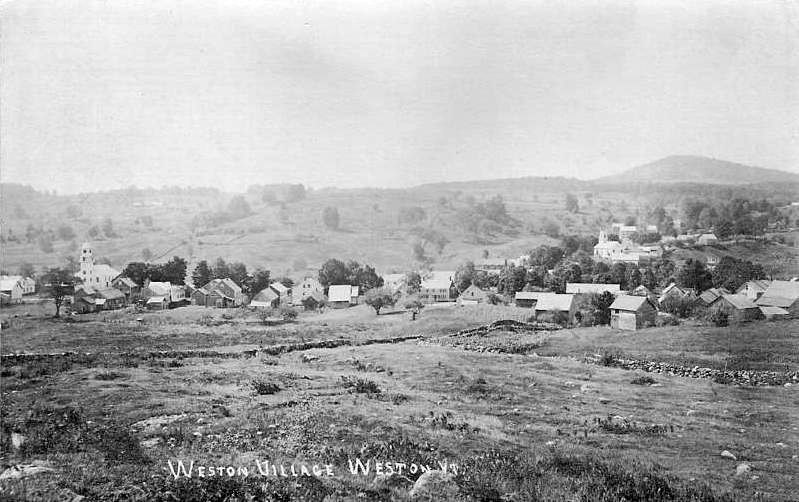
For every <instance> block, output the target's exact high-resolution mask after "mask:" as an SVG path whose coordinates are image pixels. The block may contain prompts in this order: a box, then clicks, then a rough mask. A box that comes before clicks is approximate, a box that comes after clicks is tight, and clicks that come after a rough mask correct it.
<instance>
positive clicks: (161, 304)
mask: <svg viewBox="0 0 799 502" xmlns="http://www.w3.org/2000/svg"><path fill="white" fill-rule="evenodd" d="M146 306H147V310H166V309H168V308H169V298H167V297H166V296H151V297H150V298H148V299H147V303H146Z"/></svg>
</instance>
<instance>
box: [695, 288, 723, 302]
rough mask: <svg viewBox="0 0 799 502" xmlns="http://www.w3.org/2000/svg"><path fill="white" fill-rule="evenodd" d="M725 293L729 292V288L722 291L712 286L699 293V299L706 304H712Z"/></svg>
mask: <svg viewBox="0 0 799 502" xmlns="http://www.w3.org/2000/svg"><path fill="white" fill-rule="evenodd" d="M725 293H729V291H727V290H723V291H722V290H720V289H718V288H710V289H708V290H706V291H703V292H702V294H701V295H699V299H700V300H702V301H703V302H704V303H705V304H707V305H710V304H711V303H713V302H714V301H716V300H717V299H718V298H719V297H720V296H721V295H723V294H725Z"/></svg>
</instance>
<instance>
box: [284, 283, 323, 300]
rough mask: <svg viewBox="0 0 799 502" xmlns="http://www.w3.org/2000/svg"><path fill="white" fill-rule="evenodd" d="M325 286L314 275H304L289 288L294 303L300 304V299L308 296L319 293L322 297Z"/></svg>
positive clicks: (315, 295)
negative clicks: (304, 276) (297, 282)
mask: <svg viewBox="0 0 799 502" xmlns="http://www.w3.org/2000/svg"><path fill="white" fill-rule="evenodd" d="M324 291H325V288H324V287H322V283H320V282H319V280H318V279H316V278H315V277H306V278H304V279H303V280H302V282H300V283H299V284H297V285H295V286H294V287H293V288H292V290H291V299H292V301H293V302H294V305H302V301H303V300H305V299H306V298H308V297H309V296H314V297H317V296H319V295H317V294H316V293H319V294H321V295H322V297H323V298H324Z"/></svg>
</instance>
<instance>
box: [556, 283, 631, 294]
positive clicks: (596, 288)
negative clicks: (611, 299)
mask: <svg viewBox="0 0 799 502" xmlns="http://www.w3.org/2000/svg"><path fill="white" fill-rule="evenodd" d="M605 291H607V292H609V293H612V294H613V295H618V294H621V286H620V285H619V284H595V283H590V282H567V283H566V293H569V294H581V293H582V294H591V293H597V294H602V293H604V292H605Z"/></svg>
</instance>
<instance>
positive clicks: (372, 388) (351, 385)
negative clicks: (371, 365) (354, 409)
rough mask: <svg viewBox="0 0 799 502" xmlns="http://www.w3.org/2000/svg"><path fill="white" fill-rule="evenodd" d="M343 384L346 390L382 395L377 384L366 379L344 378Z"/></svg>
mask: <svg viewBox="0 0 799 502" xmlns="http://www.w3.org/2000/svg"><path fill="white" fill-rule="evenodd" d="M341 382H342V384H343V385H344V388H345V389H352V390H353V391H355V392H357V393H359V394H380V393H381V392H382V390H380V387H378V385H377V384H376V383H375V382H373V381H371V380H367V379H366V378H358V377H356V376H342V377H341Z"/></svg>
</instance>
